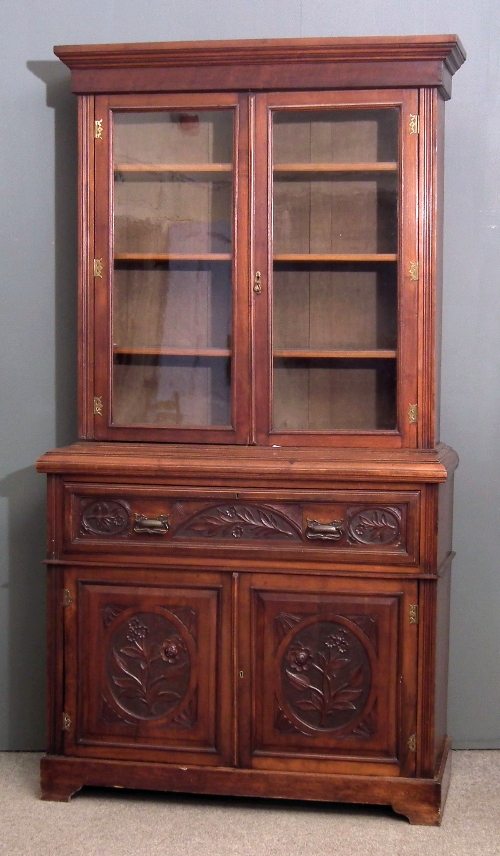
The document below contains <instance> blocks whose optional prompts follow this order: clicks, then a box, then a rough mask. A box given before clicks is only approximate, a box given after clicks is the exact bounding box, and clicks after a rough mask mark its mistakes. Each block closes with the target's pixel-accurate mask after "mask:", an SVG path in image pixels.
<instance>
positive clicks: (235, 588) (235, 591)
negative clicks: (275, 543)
mask: <svg viewBox="0 0 500 856" xmlns="http://www.w3.org/2000/svg"><path fill="white" fill-rule="evenodd" d="M239 577H240V575H239V574H238V573H236V572H235V573H233V584H232V590H231V593H232V614H231V621H232V646H233V657H232V664H231V668H232V678H233V765H234V766H235V767H238V766H239V763H240V757H239V733H238V731H239V703H238V702H239V688H240V684H239V681H240V679H239V671H240V663H239V656H238V648H239V646H238V627H239V621H238V613H239V605H238V598H239Z"/></svg>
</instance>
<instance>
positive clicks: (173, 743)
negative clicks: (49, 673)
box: [64, 568, 233, 765]
mask: <svg viewBox="0 0 500 856" xmlns="http://www.w3.org/2000/svg"><path fill="white" fill-rule="evenodd" d="M65 587H66V588H67V589H68V591H69V592H70V595H71V598H72V603H70V604H69V605H67V606H66V608H65V611H64V617H65V677H64V680H65V700H64V709H65V713H66V714H67V715H68V716H69V722H68V723H67V725H66V730H65V732H64V752H65V754H68V755H80V756H85V757H98V758H111V759H112V758H123V757H127V758H128V759H136V760H149V761H169V762H173V763H182V764H184V763H190V764H198V765H215V764H221V763H225V764H228V763H231V759H232V757H233V756H232V747H231V742H232V732H231V729H227V728H224V724H225V723H227V722H229V721H230V718H231V716H232V693H231V689H230V687H229V686H228V684H227V675H228V674H232V668H231V650H232V648H231V617H230V602H231V599H230V589H229V588H228V585H227V580H226V577H225V576H224V575H223V574H211V573H209V574H204V575H203V576H202V575H199V574H196V573H186V574H184V573H176V572H175V571H173V572H170V571H169V573H168V576H166V575H165V573H157V574H156V575H155V577H154V579H153V577H152V575H151V572H147V571H139V570H134V571H133V572H130V571H125V570H124V571H122V572H117V571H116V570H112V571H110V570H109V569H108V570H104V569H86V570H85V571H84V570H82V569H77V568H75V569H70V570H68V571H66V574H65Z"/></svg>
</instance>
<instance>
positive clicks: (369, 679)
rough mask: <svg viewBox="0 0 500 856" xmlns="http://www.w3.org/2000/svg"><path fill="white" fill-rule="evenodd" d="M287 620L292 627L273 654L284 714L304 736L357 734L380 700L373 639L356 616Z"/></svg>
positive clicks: (279, 700) (332, 615)
mask: <svg viewBox="0 0 500 856" xmlns="http://www.w3.org/2000/svg"><path fill="white" fill-rule="evenodd" d="M279 618H280V617H277V620H279ZM286 618H287V619H288V622H287V623H288V627H289V628H290V629H289V630H288V632H287V633H286V635H285V636H284V638H283V639H282V640H281V642H280V643H279V645H278V648H277V650H276V655H275V669H276V684H275V685H276V688H277V697H278V704H279V707H280V709H281V712H282V714H283V715H284V717H285V718H286V720H288V722H289V723H290V724H291V725H292V726H294V727H295V728H296V729H297V730H298V731H300V732H302V733H303V734H306V735H311V736H315V735H318V734H320V733H325V732H326V733H330V734H335V736H339V737H340V736H344V735H347V734H349V733H352V732H354V731H355V730H356V729H357V728H358V726H359V725H360V723H362V722H363V721H365V720H366V719H367V717H368V716H369V714H370V712H371V710H372V708H373V707H374V702H375V698H376V690H375V680H374V676H375V673H376V671H375V670H376V652H375V649H374V647H373V644H372V642H371V641H370V639H369V638H368V636H367V635H366V633H365V632H364V631H363V629H362V628H361V627H360V626H358V625H357V624H356V622H355V621H354V620H352V619H351V618H346V617H344V616H341V615H337V614H333V613H332V614H325V615H321V617H318V616H316V615H315V616H308V617H304V618H303V617H300V616H286ZM282 718H283V717H282ZM279 730H281V729H279Z"/></svg>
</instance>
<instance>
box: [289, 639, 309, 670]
mask: <svg viewBox="0 0 500 856" xmlns="http://www.w3.org/2000/svg"><path fill="white" fill-rule="evenodd" d="M286 658H287V660H288V662H289V663H290V665H291V667H292V669H296V670H297V672H307V670H308V669H309V666H310V665H311V662H312V659H313V654H312V651H311V649H310V648H305V647H304V645H301V644H300V642H298V643H296V644H295V645H290V647H289V649H288V651H287V653H286Z"/></svg>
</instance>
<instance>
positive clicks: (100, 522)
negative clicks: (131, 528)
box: [80, 499, 130, 535]
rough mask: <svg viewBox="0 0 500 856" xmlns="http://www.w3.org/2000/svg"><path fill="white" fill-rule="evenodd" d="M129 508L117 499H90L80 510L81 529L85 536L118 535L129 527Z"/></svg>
mask: <svg viewBox="0 0 500 856" xmlns="http://www.w3.org/2000/svg"><path fill="white" fill-rule="evenodd" d="M129 520H130V516H129V508H128V505H127V504H126V503H125V502H122V501H121V500H118V499H110V500H103V499H92V500H91V501H90V502H89V503H88V504H87V505H85V507H84V508H83V509H82V514H81V520H80V522H81V528H82V532H84V533H86V534H87V535H120V534H121V533H122V532H125V531H126V529H127V528H128V525H129Z"/></svg>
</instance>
